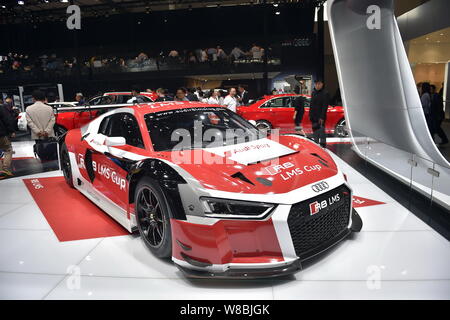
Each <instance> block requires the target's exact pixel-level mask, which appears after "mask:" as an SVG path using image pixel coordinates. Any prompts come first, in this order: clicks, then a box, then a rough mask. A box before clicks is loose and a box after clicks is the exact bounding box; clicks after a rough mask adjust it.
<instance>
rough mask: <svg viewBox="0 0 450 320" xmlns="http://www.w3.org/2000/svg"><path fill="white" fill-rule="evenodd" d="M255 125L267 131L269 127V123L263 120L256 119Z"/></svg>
mask: <svg viewBox="0 0 450 320" xmlns="http://www.w3.org/2000/svg"><path fill="white" fill-rule="evenodd" d="M256 127H257V128H258V129H259V130H261V131H269V130H270V129H271V128H270V125H269V124H268V123H267V122H265V121H258V122H257V123H256Z"/></svg>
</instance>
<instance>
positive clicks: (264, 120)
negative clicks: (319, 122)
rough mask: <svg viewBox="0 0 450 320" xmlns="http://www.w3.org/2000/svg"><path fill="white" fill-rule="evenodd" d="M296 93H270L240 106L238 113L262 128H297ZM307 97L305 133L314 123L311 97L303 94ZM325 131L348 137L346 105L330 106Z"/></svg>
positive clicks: (304, 119) (304, 117)
mask: <svg viewBox="0 0 450 320" xmlns="http://www.w3.org/2000/svg"><path fill="white" fill-rule="evenodd" d="M297 96H298V95H296V94H279V95H268V96H264V97H262V98H260V99H257V100H256V101H255V102H253V103H252V104H250V105H248V106H241V107H238V109H237V113H238V114H239V115H241V116H242V117H244V118H245V119H247V120H254V121H256V126H257V127H258V128H259V129H261V130H270V129H272V128H277V129H281V130H282V131H286V132H288V131H292V130H293V129H294V128H295V124H294V120H293V118H294V112H295V108H294V107H293V100H294V99H295V98H296V97H297ZM303 96H304V97H305V98H306V103H305V114H304V116H303V121H302V126H303V129H304V131H305V133H311V132H312V124H311V121H310V120H309V104H310V101H311V97H310V96H307V95H303ZM325 132H326V133H328V134H333V135H335V136H336V137H346V136H347V135H348V133H347V130H346V123H345V115H344V107H341V106H329V107H328V111H327V121H326V122H325Z"/></svg>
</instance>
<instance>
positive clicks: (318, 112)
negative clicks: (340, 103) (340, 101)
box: [309, 80, 330, 148]
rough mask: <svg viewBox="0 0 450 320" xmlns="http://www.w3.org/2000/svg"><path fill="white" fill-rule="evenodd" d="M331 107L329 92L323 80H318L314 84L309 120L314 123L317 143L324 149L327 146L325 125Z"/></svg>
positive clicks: (314, 136)
mask: <svg viewBox="0 0 450 320" xmlns="http://www.w3.org/2000/svg"><path fill="white" fill-rule="evenodd" d="M329 105H330V97H329V94H328V92H327V91H326V90H325V89H324V82H323V81H322V80H316V81H315V82H314V91H313V93H312V97H311V106H310V109H309V119H310V120H311V123H312V130H313V139H314V141H315V142H316V143H318V144H320V145H321V146H322V148H325V147H326V146H327V136H326V133H325V123H326V120H327V110H328V106H329Z"/></svg>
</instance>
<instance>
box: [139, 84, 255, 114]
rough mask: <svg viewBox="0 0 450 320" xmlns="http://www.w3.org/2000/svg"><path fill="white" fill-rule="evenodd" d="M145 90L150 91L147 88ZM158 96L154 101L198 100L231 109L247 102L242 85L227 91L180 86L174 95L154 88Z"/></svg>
mask: <svg viewBox="0 0 450 320" xmlns="http://www.w3.org/2000/svg"><path fill="white" fill-rule="evenodd" d="M147 91H148V92H149V91H151V90H150V89H147ZM156 94H157V96H158V98H157V99H156V102H162V101H200V102H204V103H209V104H214V105H220V106H226V107H227V108H228V109H230V110H232V111H236V108H237V107H238V106H240V105H245V104H247V103H248V102H249V96H248V92H247V90H246V89H245V87H244V85H242V84H241V85H239V86H238V87H237V89H236V88H234V87H233V88H230V89H228V91H226V90H222V89H214V90H202V89H201V88H200V87H197V88H189V89H188V88H185V87H180V88H178V89H177V90H176V92H175V95H174V96H171V94H170V93H169V91H168V90H167V89H163V88H159V89H157V90H156Z"/></svg>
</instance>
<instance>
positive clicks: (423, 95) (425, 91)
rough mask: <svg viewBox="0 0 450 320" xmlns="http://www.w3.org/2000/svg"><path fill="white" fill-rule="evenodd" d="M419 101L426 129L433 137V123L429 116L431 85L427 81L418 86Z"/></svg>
mask: <svg viewBox="0 0 450 320" xmlns="http://www.w3.org/2000/svg"><path fill="white" fill-rule="evenodd" d="M420 102H421V103H422V109H423V113H424V114H425V119H426V121H427V126H428V130H430V134H431V136H432V137H434V123H433V118H432V117H431V86H430V84H429V83H428V82H424V83H422V86H421V88H420Z"/></svg>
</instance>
